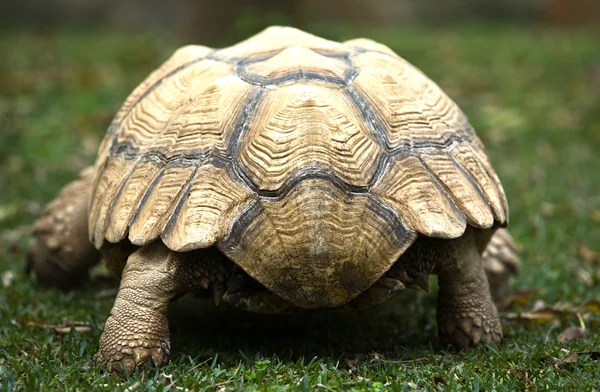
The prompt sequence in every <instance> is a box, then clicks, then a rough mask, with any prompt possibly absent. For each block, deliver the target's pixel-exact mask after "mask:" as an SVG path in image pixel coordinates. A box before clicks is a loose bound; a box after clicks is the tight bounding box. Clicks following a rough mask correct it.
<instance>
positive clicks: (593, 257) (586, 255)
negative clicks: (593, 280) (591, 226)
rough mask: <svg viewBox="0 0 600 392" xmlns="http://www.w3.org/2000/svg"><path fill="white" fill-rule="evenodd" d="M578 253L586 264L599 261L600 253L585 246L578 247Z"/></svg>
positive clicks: (579, 245)
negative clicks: (599, 254) (599, 255)
mask: <svg viewBox="0 0 600 392" xmlns="http://www.w3.org/2000/svg"><path fill="white" fill-rule="evenodd" d="M577 253H578V254H579V258H580V259H581V260H583V261H585V262H588V263H591V262H594V261H597V260H598V252H595V251H593V250H591V249H590V248H588V247H587V246H586V245H585V244H582V243H579V244H578V245H577Z"/></svg>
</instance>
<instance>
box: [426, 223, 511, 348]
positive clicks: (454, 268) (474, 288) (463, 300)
mask: <svg viewBox="0 0 600 392" xmlns="http://www.w3.org/2000/svg"><path fill="white" fill-rule="evenodd" d="M440 242H442V241H440ZM440 247H441V249H440V250H439V254H437V256H436V259H437V263H436V269H437V273H438V276H439V296H438V309H437V319H438V330H439V335H440V339H441V341H442V343H444V344H448V343H450V344H452V345H454V346H455V347H457V348H459V349H462V348H466V347H469V346H477V345H479V344H491V343H494V342H497V341H500V340H501V339H502V327H501V325H500V319H499V318H498V313H497V311H496V307H495V306H494V303H493V302H492V297H491V294H490V287H489V284H488V281H487V277H486V275H485V270H484V267H483V263H482V260H481V256H480V254H479V251H478V249H477V246H476V244H475V237H474V229H472V228H467V230H466V231H465V234H464V235H463V236H462V237H460V238H457V239H454V240H451V241H444V245H441V246H440Z"/></svg>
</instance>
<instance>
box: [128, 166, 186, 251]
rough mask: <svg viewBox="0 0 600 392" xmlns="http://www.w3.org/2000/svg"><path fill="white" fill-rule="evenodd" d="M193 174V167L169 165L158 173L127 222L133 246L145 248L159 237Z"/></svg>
mask: <svg viewBox="0 0 600 392" xmlns="http://www.w3.org/2000/svg"><path fill="white" fill-rule="evenodd" d="M195 171H196V167H194V166H184V167H180V166H169V167H167V168H165V169H163V170H161V171H160V172H159V173H158V174H157V176H156V177H155V178H154V179H153V181H152V183H151V185H150V186H149V187H148V188H147V189H146V192H145V194H144V195H143V196H142V198H141V201H140V203H139V205H138V208H137V210H136V212H135V214H134V215H133V217H132V220H131V222H130V229H129V241H131V243H132V244H134V245H140V246H142V245H147V244H149V243H150V242H152V241H154V240H156V239H157V238H158V237H160V235H161V233H162V232H163V230H164V228H165V226H166V224H167V221H168V220H169V218H170V217H171V214H172V213H173V210H174V209H175V207H176V206H177V203H178V202H179V200H180V199H181V198H182V197H185V196H186V195H185V191H186V185H187V184H188V183H189V181H191V179H192V178H193V175H194V173H195Z"/></svg>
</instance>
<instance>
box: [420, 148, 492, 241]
mask: <svg viewBox="0 0 600 392" xmlns="http://www.w3.org/2000/svg"><path fill="white" fill-rule="evenodd" d="M420 158H421V159H422V160H423V162H424V163H425V165H426V166H427V168H428V169H429V170H430V171H431V173H433V174H434V175H435V176H436V178H437V179H438V180H439V182H440V183H441V184H442V185H443V187H444V189H445V190H446V192H447V193H448V194H449V195H450V196H451V197H452V201H453V202H454V203H455V204H456V205H457V206H458V207H459V208H460V210H461V211H462V212H463V213H464V214H465V215H466V216H467V220H468V222H469V224H470V225H471V226H475V227H478V228H481V229H487V228H490V227H492V225H493V224H494V216H493V215H492V211H491V210H490V207H489V206H488V204H487V202H486V200H484V198H483V196H482V194H481V193H480V191H479V189H478V188H477V185H475V184H474V183H473V180H471V179H470V177H469V176H468V175H467V174H466V173H465V172H463V170H461V169H460V168H459V167H457V166H456V164H455V163H454V161H453V160H452V158H451V157H450V155H449V154H447V153H445V152H443V151H435V152H428V151H423V152H422V153H421V154H420Z"/></svg>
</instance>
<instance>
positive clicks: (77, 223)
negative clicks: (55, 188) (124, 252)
mask: <svg viewBox="0 0 600 392" xmlns="http://www.w3.org/2000/svg"><path fill="white" fill-rule="evenodd" d="M93 177H94V169H93V167H88V168H86V169H84V170H82V171H81V173H80V174H79V178H78V179H77V180H75V181H73V182H71V183H70V184H68V185H67V186H65V187H64V188H63V189H62V190H61V192H60V193H59V195H58V197H57V198H56V199H55V200H53V201H52V202H50V204H48V206H46V208H45V209H44V212H43V213H42V216H40V218H39V219H38V220H37V221H36V223H35V225H34V228H33V235H34V236H35V241H34V242H33V243H32V244H31V246H30V248H29V252H28V255H27V271H28V272H29V271H32V270H33V271H34V272H35V275H36V276H37V279H38V282H39V283H40V284H41V285H44V286H53V287H58V288H61V289H63V290H67V289H70V288H73V287H75V286H77V285H78V284H80V283H81V282H83V281H85V279H86V278H87V275H88V270H89V269H90V268H91V267H92V266H93V265H94V264H96V263H98V261H99V260H100V253H99V252H98V251H97V250H96V249H95V248H94V247H93V246H92V244H91V243H90V241H89V239H88V227H87V226H88V214H87V206H88V198H89V195H90V192H91V186H92V179H93Z"/></svg>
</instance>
